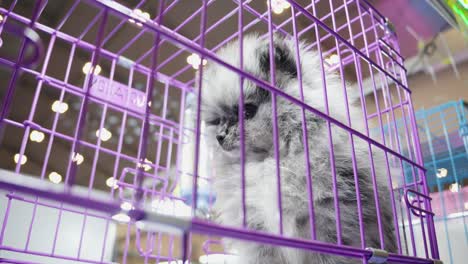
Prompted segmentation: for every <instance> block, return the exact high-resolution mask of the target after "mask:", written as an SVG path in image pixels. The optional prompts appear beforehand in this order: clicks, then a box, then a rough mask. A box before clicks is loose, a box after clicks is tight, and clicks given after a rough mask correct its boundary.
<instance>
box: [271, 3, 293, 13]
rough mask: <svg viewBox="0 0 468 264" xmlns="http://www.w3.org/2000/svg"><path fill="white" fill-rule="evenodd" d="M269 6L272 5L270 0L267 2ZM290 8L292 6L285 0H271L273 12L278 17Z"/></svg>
mask: <svg viewBox="0 0 468 264" xmlns="http://www.w3.org/2000/svg"><path fill="white" fill-rule="evenodd" d="M267 5H270V0H267ZM290 7H291V4H290V3H288V2H287V1H285V0H271V10H272V11H273V13H275V14H277V15H279V14H281V13H283V11H284V10H286V9H288V8H290Z"/></svg>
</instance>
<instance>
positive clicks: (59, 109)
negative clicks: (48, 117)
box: [51, 100, 68, 114]
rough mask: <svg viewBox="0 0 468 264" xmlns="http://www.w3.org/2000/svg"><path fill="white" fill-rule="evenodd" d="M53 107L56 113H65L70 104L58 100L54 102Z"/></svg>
mask: <svg viewBox="0 0 468 264" xmlns="http://www.w3.org/2000/svg"><path fill="white" fill-rule="evenodd" d="M51 109H52V111H54V112H55V113H59V114H63V113H65V112H66V111H67V110H68V104H67V103H65V102H60V101H58V100H56V101H54V102H53V103H52V107H51Z"/></svg>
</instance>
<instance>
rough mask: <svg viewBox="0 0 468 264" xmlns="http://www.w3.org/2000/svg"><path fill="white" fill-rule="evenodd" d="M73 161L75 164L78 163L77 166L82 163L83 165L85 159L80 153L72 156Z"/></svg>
mask: <svg viewBox="0 0 468 264" xmlns="http://www.w3.org/2000/svg"><path fill="white" fill-rule="evenodd" d="M72 161H73V162H76V164H77V165H80V164H81V163H83V161H84V157H83V155H81V154H80V153H78V152H77V153H73V155H72Z"/></svg>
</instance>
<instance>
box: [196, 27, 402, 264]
mask: <svg viewBox="0 0 468 264" xmlns="http://www.w3.org/2000/svg"><path fill="white" fill-rule="evenodd" d="M304 46H305V45H304V44H303V43H301V44H300V48H299V51H300V69H298V68H297V67H296V65H297V63H296V52H295V50H296V46H295V42H294V41H292V40H288V39H282V38H279V37H278V36H275V41H274V53H275V59H274V61H275V64H276V72H275V75H276V86H277V87H278V88H279V89H281V90H282V91H284V92H285V93H287V94H289V95H292V96H294V97H296V98H300V87H299V82H298V77H297V76H298V71H300V72H301V73H302V79H303V80H302V81H303V88H304V89H303V90H304V102H305V103H306V104H308V105H310V106H312V107H314V108H316V109H318V110H320V111H322V112H326V105H325V96H324V92H323V81H322V79H323V78H322V71H321V67H320V61H319V57H318V54H316V53H315V52H313V51H305V48H304ZM243 47H244V48H243V50H244V65H243V66H244V70H245V71H247V72H249V73H251V74H253V75H254V76H256V77H258V78H260V79H263V80H265V81H267V82H268V81H269V78H270V56H269V44H268V39H260V38H259V37H258V35H255V34H253V35H247V36H245V37H244V44H243ZM218 56H219V57H220V58H221V59H222V60H224V61H226V62H228V63H230V64H232V65H235V66H239V57H240V55H239V43H238V42H237V41H236V42H233V43H231V44H229V45H227V46H226V47H224V48H223V49H221V50H220V51H219V52H218ZM325 75H326V76H325V80H326V82H325V83H326V88H327V91H328V93H327V97H328V109H329V114H330V115H331V116H332V117H334V118H335V119H338V120H340V121H343V122H345V123H346V121H347V118H346V116H347V115H346V112H347V111H346V107H345V105H346V104H345V100H344V96H343V94H344V93H343V90H342V88H341V87H342V84H341V80H340V78H338V77H337V76H336V75H335V74H329V73H327V74H325ZM239 84H240V77H239V75H238V74H236V73H234V72H232V71H230V70H228V69H226V68H224V67H221V66H220V65H217V64H214V63H212V64H209V65H208V66H207V67H206V69H205V70H204V75H203V81H202V85H203V86H202V107H203V108H202V119H203V120H204V121H205V123H206V124H207V137H208V141H210V142H211V145H212V146H213V147H214V148H216V150H215V151H216V152H215V153H216V155H215V156H216V160H215V164H216V165H215V166H216V176H215V178H214V185H215V192H216V200H217V201H216V203H215V211H216V212H217V213H218V214H219V221H220V223H222V224H224V225H228V226H236V227H240V226H242V203H241V201H242V199H241V165H240V159H239V157H240V145H241V144H242V142H240V127H239V121H238V112H239V110H238V109H239V105H238V103H239V96H240V88H239ZM243 93H244V101H245V104H244V120H245V121H244V131H245V142H244V144H245V154H246V164H245V177H246V178H245V179H246V208H247V214H246V217H247V225H248V228H250V229H254V230H258V231H262V232H268V233H274V234H278V233H279V209H278V203H277V200H278V199H277V198H278V197H277V195H278V194H277V188H276V186H277V177H276V159H275V158H274V137H273V119H272V94H271V93H270V92H268V91H266V90H264V89H262V88H260V87H258V86H257V85H256V84H255V83H253V82H251V81H249V80H245V81H244V90H243ZM349 111H350V112H351V119H352V120H351V121H352V123H353V127H355V128H358V129H359V125H360V124H362V122H361V120H360V117H362V114H361V113H360V111H359V108H356V107H353V106H350V109H349ZM302 113H303V112H302V108H301V107H299V106H297V105H296V104H294V103H292V102H290V101H289V100H287V99H284V98H281V97H279V96H278V97H277V118H276V120H277V123H278V129H279V138H278V143H279V149H280V152H279V153H280V159H279V160H280V168H281V169H280V173H281V193H282V213H283V234H284V235H285V236H288V237H298V238H304V239H311V232H310V215H309V209H308V208H309V205H308V204H309V196H308V184H307V178H306V177H307V175H308V173H307V169H306V158H307V157H306V155H305V148H304V141H303V125H302ZM305 117H306V118H305V119H306V127H307V137H308V141H309V145H308V149H309V152H310V157H309V159H308V162H309V165H310V168H311V179H312V186H313V188H312V191H313V206H314V209H315V210H314V211H315V219H314V224H315V230H316V239H317V240H319V241H323V242H329V243H337V232H336V220H337V219H336V217H335V206H334V202H335V197H334V194H333V185H332V179H333V171H335V173H336V178H337V179H336V180H337V189H338V196H339V199H338V203H339V209H340V212H341V227H342V230H341V240H342V241H341V242H342V243H343V244H344V245H350V246H356V247H360V246H361V241H360V231H359V217H358V213H357V199H356V188H355V176H354V170H353V162H352V158H351V157H352V154H351V153H352V147H351V142H350V138H349V134H348V133H347V132H346V131H344V130H343V129H339V128H338V127H336V126H334V125H331V130H332V142H333V144H332V145H331V144H330V141H329V136H328V131H329V129H330V128H329V126H328V124H327V122H326V121H325V120H324V119H322V118H320V117H318V116H317V115H315V114H313V113H311V112H309V111H306V114H305ZM332 146H333V152H334V159H333V162H334V166H331V164H332V162H331V160H330V157H331V156H330V151H331V149H332ZM354 152H355V155H356V157H357V178H358V182H359V189H360V200H361V203H362V211H363V214H362V222H363V224H364V227H365V231H366V232H365V240H366V245H367V246H368V247H375V248H379V247H380V242H379V241H380V240H379V234H378V229H377V220H376V219H377V217H376V206H375V202H374V190H373V187H372V176H371V175H372V173H371V164H370V159H369V153H368V145H367V143H365V142H364V141H360V140H355V141H354ZM373 152H374V151H373ZM373 162H374V165H375V168H376V170H375V174H376V181H377V185H378V186H379V188H378V192H379V196H380V197H379V198H380V201H381V202H380V212H381V216H382V226H383V229H384V230H383V234H384V242H385V248H386V249H387V250H388V251H391V252H395V251H396V242H395V238H394V233H395V231H394V225H393V221H392V210H391V205H390V196H389V191H388V188H387V184H386V182H387V181H386V170H385V165H384V160H383V158H382V156H381V155H377V154H376V153H374V155H373ZM332 167H334V168H332ZM226 242H227V245H228V246H229V247H230V249H232V250H233V251H235V252H237V254H238V255H239V257H240V259H239V262H238V263H239V264H240V263H242V264H262V263H263V264H280V263H281V264H283V263H287V264H299V263H304V264H305V263H355V261H356V260H350V259H345V258H341V257H336V256H331V255H325V254H318V253H313V252H310V251H308V252H306V251H300V250H295V249H291V248H279V247H272V246H268V245H259V244H255V243H250V242H245V241H234V240H226Z"/></svg>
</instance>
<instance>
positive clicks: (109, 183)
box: [106, 177, 119, 189]
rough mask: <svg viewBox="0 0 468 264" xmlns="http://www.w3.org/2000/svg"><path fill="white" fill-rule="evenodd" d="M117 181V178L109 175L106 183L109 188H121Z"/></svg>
mask: <svg viewBox="0 0 468 264" xmlns="http://www.w3.org/2000/svg"><path fill="white" fill-rule="evenodd" d="M117 182H118V181H117V179H115V178H114V177H109V178H108V179H107V180H106V185H107V187H109V188H112V189H117V188H119V185H118V184H117Z"/></svg>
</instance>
